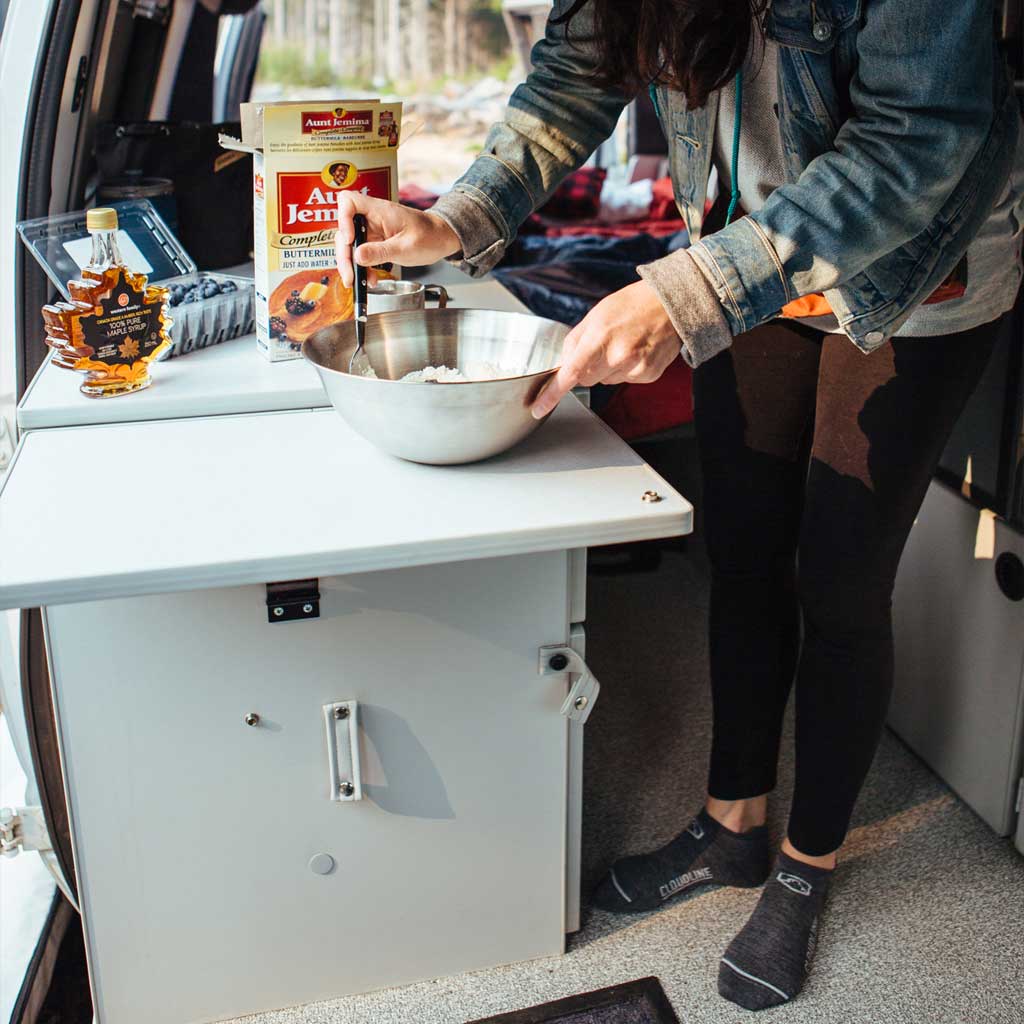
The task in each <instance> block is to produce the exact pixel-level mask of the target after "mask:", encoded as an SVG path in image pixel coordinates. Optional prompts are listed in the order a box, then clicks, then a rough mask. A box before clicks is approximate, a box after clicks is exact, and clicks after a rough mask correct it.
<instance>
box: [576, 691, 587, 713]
mask: <svg viewBox="0 0 1024 1024" xmlns="http://www.w3.org/2000/svg"><path fill="white" fill-rule="evenodd" d="M589 703H590V701H589V700H587V698H586V697H584V696H583V695H582V694H580V696H579V697H577V698H576V699H575V700H574V701H573V702H572V706H573V707H574V708H575V709H576V710H577V711H582V710H583V709H584V708H585V707H586V706H587V705H588V704H589Z"/></svg>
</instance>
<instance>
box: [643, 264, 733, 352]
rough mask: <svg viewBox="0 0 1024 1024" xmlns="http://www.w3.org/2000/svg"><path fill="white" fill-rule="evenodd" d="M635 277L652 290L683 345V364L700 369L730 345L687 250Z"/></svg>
mask: <svg viewBox="0 0 1024 1024" xmlns="http://www.w3.org/2000/svg"><path fill="white" fill-rule="evenodd" d="M637 273H638V274H639V275H640V276H641V277H642V278H643V279H644V280H645V281H646V282H647V283H648V284H649V285H650V286H651V287H652V288H653V289H654V291H655V292H656V293H657V296H658V298H659V299H660V300H661V304H662V305H663V306H664V307H665V310H666V312H667V313H668V315H669V319H670V320H671V321H672V326H673V327H674V328H675V329H676V333H677V334H678V335H679V338H680V340H681V341H682V343H683V348H682V352H681V355H682V357H683V361H684V362H686V363H687V365H689V366H692V367H697V366H700V364H701V363H705V362H707V361H708V360H709V359H710V358H711V357H712V356H716V355H718V353H719V352H721V351H722V350H723V349H727V348H728V347H729V346H730V345H731V344H732V331H731V330H730V329H729V322H728V321H727V320H726V318H725V316H724V314H723V312H722V304H721V302H719V300H718V296H717V295H716V294H715V292H714V290H713V289H712V287H711V285H710V284H709V283H708V280H707V279H706V278H705V276H704V274H703V273H702V272H701V269H700V267H699V266H698V265H697V264H696V263H695V262H694V260H693V258H692V257H691V256H690V252H689V250H687V249H677V250H676V251H675V252H673V253H670V254H669V255H668V256H663V257H662V258H661V259H660V260H655V261H654V262H653V263H646V264H644V265H643V266H641V267H637Z"/></svg>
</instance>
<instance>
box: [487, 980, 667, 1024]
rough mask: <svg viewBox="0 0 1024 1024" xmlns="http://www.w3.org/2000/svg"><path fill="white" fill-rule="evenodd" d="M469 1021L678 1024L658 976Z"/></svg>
mask: <svg viewBox="0 0 1024 1024" xmlns="http://www.w3.org/2000/svg"><path fill="white" fill-rule="evenodd" d="M469 1024H679V1018H678V1017H677V1016H676V1012H675V1010H673V1009H672V1004H671V1003H670V1002H669V1001H668V996H666V995H665V990H664V989H663V988H662V987H661V983H660V982H659V981H658V979H657V978H640V979H639V980H638V981H629V982H626V983H625V984H623V985H613V986H612V987H611V988H602V989H599V990H598V991H596V992H586V993H584V994H583V995H581V996H570V997H569V998H568V999H559V1000H557V1001H555V1002H553V1003H544V1004H543V1005H541V1006H532V1007H530V1008H529V1009H528V1010H513V1011H512V1012H511V1013H499V1014H498V1015H497V1016H496V1017H483V1018H481V1019H480V1020H475V1021H470V1022H469Z"/></svg>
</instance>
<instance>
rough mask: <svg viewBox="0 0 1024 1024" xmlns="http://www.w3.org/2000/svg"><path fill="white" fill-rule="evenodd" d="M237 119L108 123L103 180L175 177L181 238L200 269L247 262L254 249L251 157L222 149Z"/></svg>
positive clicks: (100, 139) (100, 136) (100, 157)
mask: <svg viewBox="0 0 1024 1024" xmlns="http://www.w3.org/2000/svg"><path fill="white" fill-rule="evenodd" d="M220 132H225V133H227V134H228V135H234V136H235V138H239V137H240V134H241V125H239V124H238V122H237V121H236V122H226V123H224V124H201V123H199V122H196V121H179V122H172V121H132V122H127V123H123V124H116V123H106V124H101V125H100V126H99V129H98V131H97V137H96V163H97V166H98V169H99V184H100V187H103V185H104V184H106V183H108V182H111V181H114V180H116V179H120V178H123V177H124V176H125V175H126V174H129V173H135V174H142V175H143V176H145V177H147V178H169V179H170V180H171V181H173V182H174V199H175V203H176V205H177V214H178V228H177V232H176V233H177V235H178V240H179V241H180V242H181V244H182V245H183V246H184V247H185V250H186V252H188V254H189V255H190V256H191V257H192V259H193V260H195V262H196V266H197V267H198V268H199V269H200V270H216V269H218V268H220V267H230V266H234V265H235V264H238V263H245V262H246V261H247V260H248V259H249V258H250V256H251V254H252V242H253V238H252V157H251V156H249V155H248V154H246V153H236V152H234V151H233V150H225V149H221V147H220V146H219V145H218V144H217V135H218V133H220Z"/></svg>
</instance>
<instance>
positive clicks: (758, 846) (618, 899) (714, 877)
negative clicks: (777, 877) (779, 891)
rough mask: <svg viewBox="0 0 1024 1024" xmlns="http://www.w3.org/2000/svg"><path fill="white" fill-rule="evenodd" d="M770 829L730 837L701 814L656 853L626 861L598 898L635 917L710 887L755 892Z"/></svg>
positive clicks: (602, 886)
mask: <svg viewBox="0 0 1024 1024" xmlns="http://www.w3.org/2000/svg"><path fill="white" fill-rule="evenodd" d="M769 864H770V855H769V849H768V829H767V827H766V826H764V825H761V826H759V827H758V828H753V829H750V831H748V832H742V833H739V832H732V831H730V830H729V829H727V828H725V827H724V826H723V825H720V824H719V823H718V822H717V821H715V819H714V818H712V817H711V815H709V814H708V813H707V811H704V810H702V811H701V812H700V813H699V814H698V815H697V817H696V818H694V819H693V821H692V822H691V823H690V824H689V826H688V827H687V828H686V829H685V831H683V832H680V833H679V835H678V836H676V838H675V839H673V840H672V841H671V842H670V843H668V844H667V845H665V846H663V847H662V848H661V849H660V850H655V851H654V852H653V853H646V854H643V855H642V856H639V857H625V858H624V859H622V860H620V861H616V863H615V865H614V867H613V868H612V869H611V871H609V873H608V874H607V875H606V876H605V878H604V880H603V881H602V882H601V884H600V885H599V886H598V887H597V890H596V891H595V892H594V896H593V900H592V902H593V903H594V904H595V905H596V906H598V907H600V908H601V909H602V910H612V911H616V912H618V913H636V912H638V911H641V910H653V909H654V908H655V907H659V906H661V904H662V903H664V902H665V901H666V900H669V899H672V898H673V897H674V896H679V895H681V894H682V893H684V892H690V891H692V890H693V889H697V888H702V887H706V886H712V885H734V886H739V887H742V888H753V887H754V886H758V885H761V883H762V882H764V880H765V878H766V877H767V875H768V868H769Z"/></svg>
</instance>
